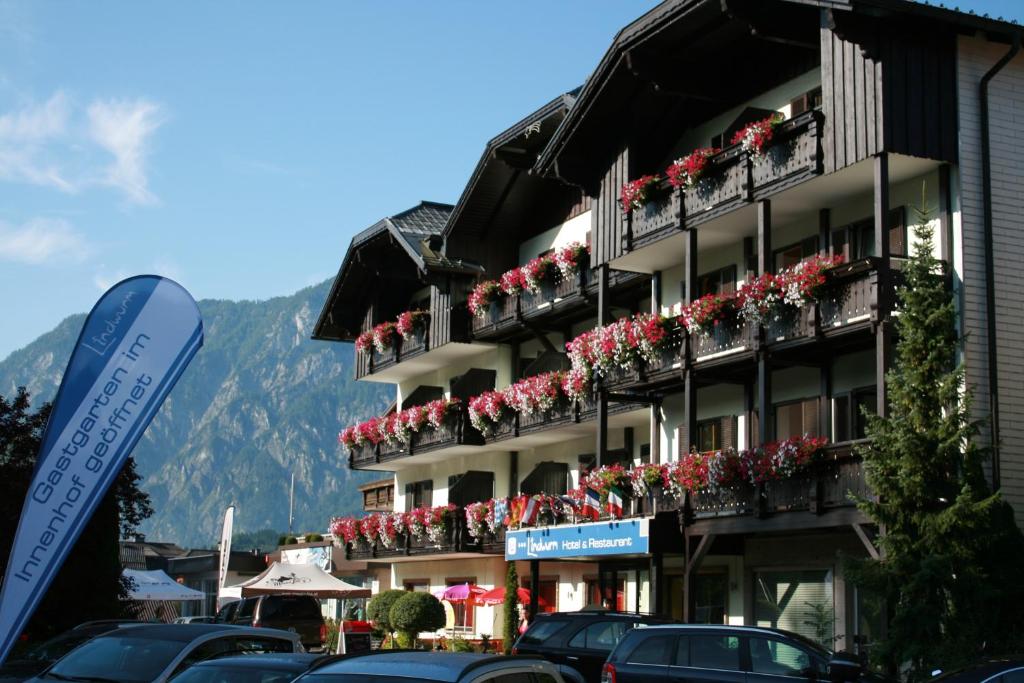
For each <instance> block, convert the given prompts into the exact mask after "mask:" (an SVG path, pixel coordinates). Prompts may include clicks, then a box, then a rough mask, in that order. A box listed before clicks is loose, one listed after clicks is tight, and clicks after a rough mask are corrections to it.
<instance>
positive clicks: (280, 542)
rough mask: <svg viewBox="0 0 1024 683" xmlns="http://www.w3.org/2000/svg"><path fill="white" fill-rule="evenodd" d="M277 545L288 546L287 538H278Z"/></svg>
mask: <svg viewBox="0 0 1024 683" xmlns="http://www.w3.org/2000/svg"><path fill="white" fill-rule="evenodd" d="M277 544H278V545H288V537H287V536H284V535H281V536H278V537H277Z"/></svg>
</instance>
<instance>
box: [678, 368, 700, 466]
mask: <svg viewBox="0 0 1024 683" xmlns="http://www.w3.org/2000/svg"><path fill="white" fill-rule="evenodd" d="M683 434H684V436H685V441H683V443H681V444H679V445H680V449H679V455H680V456H682V455H685V454H686V453H688V452H690V449H692V448H694V447H695V446H696V444H697V382H696V378H695V377H694V370H693V368H692V367H691V368H687V369H686V378H685V379H684V380H683Z"/></svg>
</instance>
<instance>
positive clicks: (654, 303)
mask: <svg viewBox="0 0 1024 683" xmlns="http://www.w3.org/2000/svg"><path fill="white" fill-rule="evenodd" d="M651 313H652V314H653V315H658V314H660V313H661V271H660V270H658V271H655V272H654V274H653V275H651Z"/></svg>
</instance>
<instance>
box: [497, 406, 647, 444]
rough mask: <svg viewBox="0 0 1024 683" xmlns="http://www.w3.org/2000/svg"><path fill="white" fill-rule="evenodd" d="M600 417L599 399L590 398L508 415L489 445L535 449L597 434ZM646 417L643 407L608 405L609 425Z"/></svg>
mask: <svg viewBox="0 0 1024 683" xmlns="http://www.w3.org/2000/svg"><path fill="white" fill-rule="evenodd" d="M595 419H597V401H596V400H595V399H593V398H588V399H585V400H582V401H573V402H571V403H568V404H565V405H562V406H559V407H557V408H555V409H553V410H549V411H545V412H543V413H535V414H533V415H519V414H518V413H516V414H512V415H509V416H508V417H507V418H506V419H505V420H504V421H502V422H501V424H499V425H498V426H497V427H496V428H495V430H494V432H493V433H491V434H488V435H487V443H488V444H499V443H500V444H501V447H502V448H507V449H509V450H517V449H523V448H534V447H537V446H544V445H548V444H553V443H560V442H563V441H566V440H569V439H575V438H579V437H583V436H590V435H592V434H593V433H594V427H593V425H590V424H589V423H590V422H592V421H593V420H595ZM646 419H647V412H645V410H644V408H643V407H637V406H636V405H631V404H626V403H609V404H608V424H609V426H610V427H613V428H614V427H627V426H636V425H639V424H640V423H641V422H643V421H644V420H646Z"/></svg>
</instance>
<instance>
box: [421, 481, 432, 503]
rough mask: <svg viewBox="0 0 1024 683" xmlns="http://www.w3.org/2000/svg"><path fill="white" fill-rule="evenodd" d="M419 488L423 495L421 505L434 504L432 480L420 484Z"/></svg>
mask: <svg viewBox="0 0 1024 683" xmlns="http://www.w3.org/2000/svg"><path fill="white" fill-rule="evenodd" d="M420 487H421V488H420V491H421V492H422V494H423V505H426V506H427V507H430V506H432V505H433V504H434V480H433V479H426V480H424V481H422V482H420Z"/></svg>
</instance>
